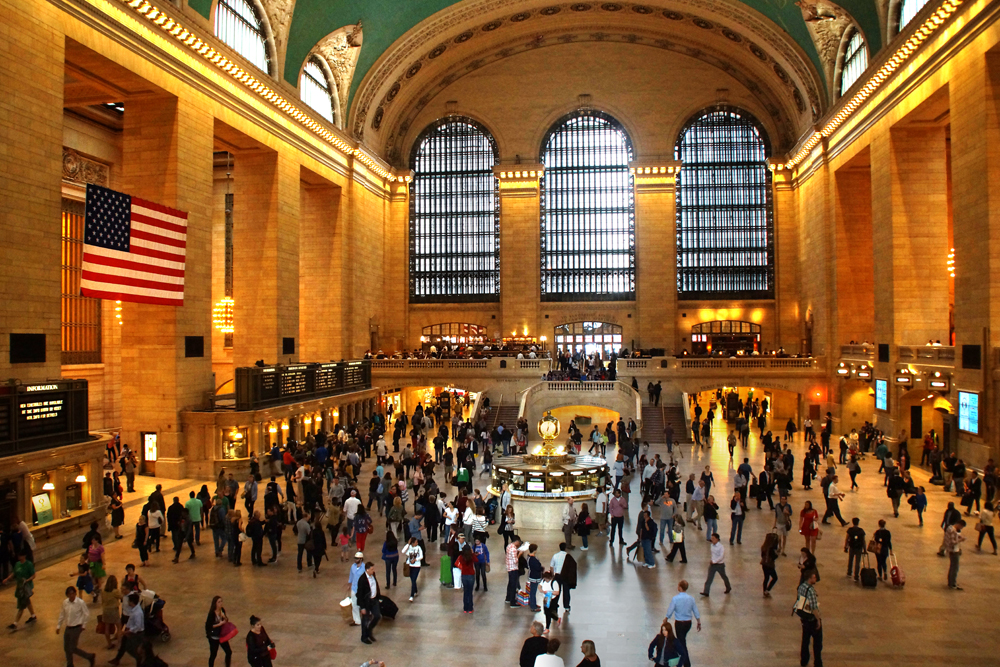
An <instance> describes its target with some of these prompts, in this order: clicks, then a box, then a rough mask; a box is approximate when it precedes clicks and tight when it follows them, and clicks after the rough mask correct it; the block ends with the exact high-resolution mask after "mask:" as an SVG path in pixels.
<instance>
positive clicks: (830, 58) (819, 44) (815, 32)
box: [795, 0, 854, 99]
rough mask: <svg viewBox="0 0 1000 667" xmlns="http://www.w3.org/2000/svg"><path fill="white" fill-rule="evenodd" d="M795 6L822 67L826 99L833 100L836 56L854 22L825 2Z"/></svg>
mask: <svg viewBox="0 0 1000 667" xmlns="http://www.w3.org/2000/svg"><path fill="white" fill-rule="evenodd" d="M795 4H796V5H798V7H799V9H801V10H802V18H803V19H804V20H805V22H806V27H807V28H808V29H809V34H810V35H811V36H812V40H813V44H815V45H816V51H817V52H818V53H819V59H820V62H822V63H823V74H824V75H825V76H826V82H827V86H828V90H829V92H830V99H836V97H837V95H836V88H837V82H836V80H835V79H836V71H837V56H838V54H839V53H840V45H841V42H842V41H843V39H844V33H845V32H847V29H848V28H850V27H851V25H853V24H854V20H853V19H852V18H851V15H850V14H848V13H847V12H846V11H845V10H844V9H843V8H841V7H840V6H839V5H835V4H833V3H832V2H829V1H828V0H799V2H796V3H795Z"/></svg>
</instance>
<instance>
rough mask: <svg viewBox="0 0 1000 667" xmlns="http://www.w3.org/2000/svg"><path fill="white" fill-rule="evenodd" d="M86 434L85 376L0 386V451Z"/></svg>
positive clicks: (45, 444)
mask: <svg viewBox="0 0 1000 667" xmlns="http://www.w3.org/2000/svg"><path fill="white" fill-rule="evenodd" d="M89 437H90V432H89V423H88V406H87V381H86V380H52V381H49V382H38V383H34V384H19V385H3V386H0V454H3V455H9V454H13V453H16V452H31V451H36V450H39V449H49V448H52V447H61V446H63V445H69V444H73V443H75V442H83V441H85V440H87V439H88V438H89Z"/></svg>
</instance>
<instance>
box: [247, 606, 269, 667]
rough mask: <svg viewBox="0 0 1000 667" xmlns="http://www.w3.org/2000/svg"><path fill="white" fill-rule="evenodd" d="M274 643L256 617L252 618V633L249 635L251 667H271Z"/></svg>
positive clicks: (248, 650)
mask: <svg viewBox="0 0 1000 667" xmlns="http://www.w3.org/2000/svg"><path fill="white" fill-rule="evenodd" d="M273 650H274V642H273V641H271V638H270V637H268V636H267V630H265V629H264V625H263V624H262V623H261V620H260V619H259V618H257V617H256V616H251V617H250V632H248V633H247V662H248V663H250V667H271V651H273Z"/></svg>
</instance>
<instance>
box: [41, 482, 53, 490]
mask: <svg viewBox="0 0 1000 667" xmlns="http://www.w3.org/2000/svg"><path fill="white" fill-rule="evenodd" d="M55 490H56V485H55V484H53V483H52V482H45V484H42V491H55Z"/></svg>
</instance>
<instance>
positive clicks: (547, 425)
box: [538, 416, 559, 440]
mask: <svg viewBox="0 0 1000 667" xmlns="http://www.w3.org/2000/svg"><path fill="white" fill-rule="evenodd" d="M538 433H539V435H541V436H542V437H543V438H545V439H546V440H550V439H552V438H555V437H556V436H557V435H559V420H558V419H556V418H554V417H551V416H546V417H543V418H542V419H541V421H539V422H538Z"/></svg>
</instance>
